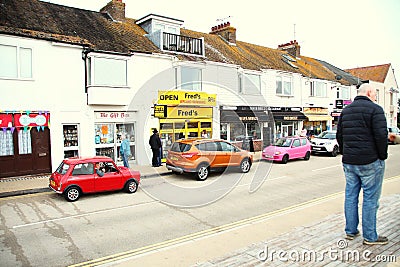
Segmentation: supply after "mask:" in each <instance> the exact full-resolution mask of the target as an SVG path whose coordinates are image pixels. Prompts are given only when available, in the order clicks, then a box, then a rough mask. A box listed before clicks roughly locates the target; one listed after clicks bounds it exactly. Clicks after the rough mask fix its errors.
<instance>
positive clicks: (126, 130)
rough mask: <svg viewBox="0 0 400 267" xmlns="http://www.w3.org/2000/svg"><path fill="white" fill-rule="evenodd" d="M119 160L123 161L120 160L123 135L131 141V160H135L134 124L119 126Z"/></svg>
mask: <svg viewBox="0 0 400 267" xmlns="http://www.w3.org/2000/svg"><path fill="white" fill-rule="evenodd" d="M116 127H117V131H116V132H117V158H118V160H121V161H122V158H120V156H121V155H120V153H119V150H120V147H121V142H122V135H123V134H125V136H126V139H128V140H129V144H130V149H131V157H132V158H131V159H134V158H135V126H134V124H117V125H116Z"/></svg>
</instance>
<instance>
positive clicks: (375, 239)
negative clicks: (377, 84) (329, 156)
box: [336, 83, 388, 245]
mask: <svg viewBox="0 0 400 267" xmlns="http://www.w3.org/2000/svg"><path fill="white" fill-rule="evenodd" d="M375 100H376V89H375V88H373V87H372V85H370V84H368V83H364V84H362V85H361V86H360V88H359V89H358V95H357V96H356V97H355V98H354V101H353V103H351V104H350V105H348V106H346V107H345V108H344V109H343V111H342V113H341V115H340V118H339V121H338V126H337V133H336V139H337V141H338V143H339V147H340V153H342V154H343V157H342V164H343V170H344V174H345V177H346V190H345V203H344V210H345V218H346V226H345V232H346V238H347V239H349V240H353V239H354V238H355V237H356V236H358V235H359V231H358V224H359V214H358V199H359V193H360V190H361V188H362V189H363V203H362V234H363V238H364V241H363V244H365V245H377V244H380V245H384V244H387V243H388V239H387V237H384V236H379V235H378V234H377V231H376V213H377V210H378V206H379V204H378V202H379V198H380V195H381V190H382V181H383V175H384V171H385V159H387V157H388V153H387V149H388V142H387V139H388V130H387V124H386V118H385V113H384V111H383V109H382V107H381V106H379V105H378V104H376V103H375Z"/></svg>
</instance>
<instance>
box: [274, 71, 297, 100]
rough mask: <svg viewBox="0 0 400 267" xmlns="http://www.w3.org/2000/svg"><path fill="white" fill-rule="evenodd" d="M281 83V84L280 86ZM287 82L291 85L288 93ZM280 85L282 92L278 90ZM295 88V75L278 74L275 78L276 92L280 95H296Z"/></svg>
mask: <svg viewBox="0 0 400 267" xmlns="http://www.w3.org/2000/svg"><path fill="white" fill-rule="evenodd" d="M278 84H280V86H278ZM285 84H289V85H290V88H289V89H290V92H289V93H286V92H285V90H286V89H285ZM279 87H280V92H278V89H279ZM293 91H294V88H293V77H292V76H290V75H283V74H281V75H277V76H276V79H275V94H276V95H278V96H294V92H293Z"/></svg>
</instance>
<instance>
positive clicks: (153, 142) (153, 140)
mask: <svg viewBox="0 0 400 267" xmlns="http://www.w3.org/2000/svg"><path fill="white" fill-rule="evenodd" d="M149 145H150V147H151V151H152V152H153V158H152V160H151V164H152V165H153V167H158V166H160V164H159V161H158V157H159V155H160V148H161V140H160V137H159V136H158V131H157V129H154V130H153V134H152V135H151V136H150V140H149Z"/></svg>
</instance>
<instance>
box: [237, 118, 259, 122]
mask: <svg viewBox="0 0 400 267" xmlns="http://www.w3.org/2000/svg"><path fill="white" fill-rule="evenodd" d="M239 119H240V120H241V121H257V117H239Z"/></svg>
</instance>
